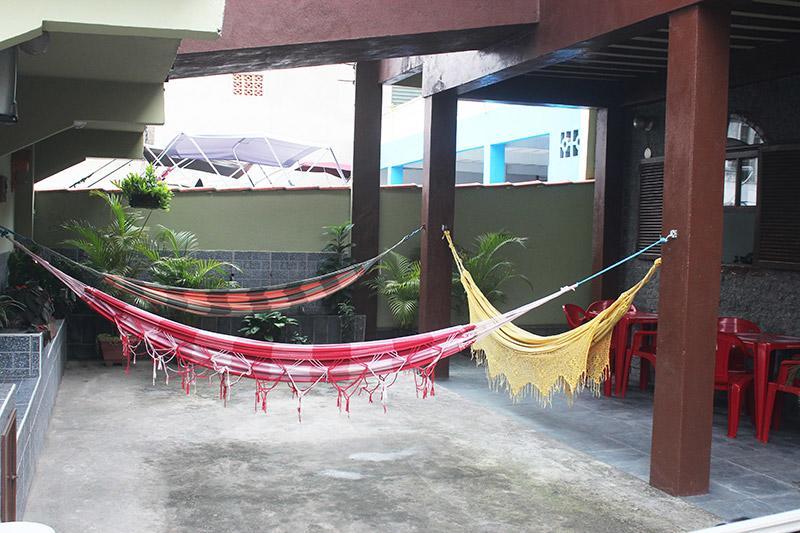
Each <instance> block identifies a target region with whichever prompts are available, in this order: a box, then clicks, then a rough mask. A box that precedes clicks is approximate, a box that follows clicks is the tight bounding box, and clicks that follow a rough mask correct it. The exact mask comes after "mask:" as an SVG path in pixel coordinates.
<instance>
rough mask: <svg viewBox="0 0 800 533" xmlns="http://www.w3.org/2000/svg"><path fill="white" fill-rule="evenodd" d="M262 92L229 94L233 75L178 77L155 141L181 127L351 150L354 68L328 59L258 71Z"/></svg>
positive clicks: (345, 155)
mask: <svg viewBox="0 0 800 533" xmlns="http://www.w3.org/2000/svg"><path fill="white" fill-rule="evenodd" d="M261 74H263V75H264V96H237V95H234V94H233V75H223V76H209V77H204V78H187V79H177V80H171V81H169V82H167V83H166V84H165V85H164V87H165V93H164V103H165V113H166V122H165V124H164V125H163V126H157V127H156V128H155V138H154V140H153V144H155V145H156V146H159V147H163V146H165V145H166V144H167V143H168V142H169V141H170V139H172V138H173V137H174V136H175V135H176V134H178V133H180V132H185V133H194V134H248V133H255V134H261V135H267V136H272V137H277V138H281V139H287V140H298V141H302V142H306V143H309V144H316V145H321V146H330V147H332V148H333V150H334V152H335V153H336V155H337V157H338V158H339V160H340V161H341V162H343V163H350V161H351V160H352V153H353V146H352V144H353V109H354V107H353V106H354V98H355V86H354V85H353V80H354V71H353V67H352V66H350V65H327V66H322V67H308V68H297V69H285V70H272V71H266V72H262V73H261Z"/></svg>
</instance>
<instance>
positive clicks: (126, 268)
mask: <svg viewBox="0 0 800 533" xmlns="http://www.w3.org/2000/svg"><path fill="white" fill-rule="evenodd" d="M91 194H92V195H93V196H97V197H98V198H100V199H102V200H103V201H104V202H105V203H106V206H107V207H108V209H109V212H110V214H111V222H109V224H108V225H107V226H103V227H97V226H95V225H94V224H92V223H91V222H88V221H86V220H71V221H69V222H66V223H65V224H64V225H63V227H64V229H66V230H67V231H70V232H72V233H74V234H75V235H76V237H75V238H72V239H67V240H65V241H64V244H65V245H67V246H71V247H73V248H77V249H79V250H80V251H82V252H83V253H84V254H85V255H86V264H88V265H89V266H90V267H92V268H94V269H96V270H100V271H102V272H108V273H110V274H119V275H122V276H135V275H136V274H138V273H139V272H141V271H142V270H143V269H144V268H145V267H146V264H145V262H144V260H143V259H144V258H143V256H142V254H141V250H142V249H143V248H144V247H145V245H146V236H145V235H144V226H143V225H141V223H142V218H141V217H140V216H139V215H138V214H136V213H134V212H133V211H132V210H131V209H129V208H127V207H125V206H123V205H122V201H121V199H120V196H119V195H117V194H109V193H107V192H105V191H100V190H93V191H92V192H91Z"/></svg>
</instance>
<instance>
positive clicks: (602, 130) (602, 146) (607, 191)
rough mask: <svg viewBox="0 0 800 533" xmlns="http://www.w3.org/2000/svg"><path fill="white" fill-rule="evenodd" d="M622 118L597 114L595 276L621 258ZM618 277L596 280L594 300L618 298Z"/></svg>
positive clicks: (609, 112)
mask: <svg viewBox="0 0 800 533" xmlns="http://www.w3.org/2000/svg"><path fill="white" fill-rule="evenodd" d="M623 116H624V113H623V111H622V110H621V109H619V108H604V109H598V110H597V119H596V121H597V125H596V128H595V152H594V209H593V221H592V270H593V271H594V272H597V271H598V270H600V269H602V268H603V267H605V266H608V265H610V264H612V263H613V262H615V261H617V260H619V259H620V258H621V257H622V207H621V206H622V205H623V204H622V200H623V197H622V195H623V180H622V173H623V160H624V154H625V153H624V150H623V148H624V140H623V139H624V136H623V127H624V124H623V122H624V119H623ZM619 275H620V271H619V270H612V271H611V272H609V273H607V274H605V275H604V276H601V277H599V278H597V280H596V281H595V282H594V283H593V284H592V298H594V299H595V300H599V299H602V298H616V297H617V296H618V295H619V292H620V290H621V283H620V280H619Z"/></svg>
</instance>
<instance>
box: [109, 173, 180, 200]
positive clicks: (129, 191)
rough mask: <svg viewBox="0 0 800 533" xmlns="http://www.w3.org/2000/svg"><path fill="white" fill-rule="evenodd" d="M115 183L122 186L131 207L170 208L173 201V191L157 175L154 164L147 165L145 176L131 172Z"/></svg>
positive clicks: (121, 188)
mask: <svg viewBox="0 0 800 533" xmlns="http://www.w3.org/2000/svg"><path fill="white" fill-rule="evenodd" d="M114 185H116V186H117V187H119V188H120V190H121V191H122V194H123V195H125V197H126V198H127V199H128V203H129V204H130V205H131V207H147V208H150V209H165V210H169V206H170V203H171V202H172V191H171V190H170V189H169V186H168V185H167V182H166V181H164V180H162V179H161V178H159V177H158V176H157V175H156V171H155V168H154V167H153V165H147V166H146V167H145V170H144V176H143V175H141V174H139V173H137V172H131V173H129V174H128V175H127V176H126V177H125V179H123V180H122V181H115V182H114Z"/></svg>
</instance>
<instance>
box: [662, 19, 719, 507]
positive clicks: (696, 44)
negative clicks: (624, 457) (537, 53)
mask: <svg viewBox="0 0 800 533" xmlns="http://www.w3.org/2000/svg"><path fill="white" fill-rule="evenodd" d="M729 19H730V13H729V12H728V11H727V10H724V9H722V8H718V7H716V6H711V5H708V4H703V5H697V6H693V7H689V8H686V9H683V10H681V11H677V12H675V13H673V14H672V15H670V23H669V60H668V74H667V113H666V147H665V168H664V231H667V230H669V229H672V228H675V229H677V230H678V239H677V240H675V241H671V242H670V243H669V244H668V245H666V246H664V249H663V260H664V264H663V268H662V272H661V279H660V298H659V308H658V311H659V321H658V346H657V351H658V364H657V377H656V389H655V400H654V406H653V446H652V454H651V466H650V483H651V484H652V485H653V486H655V487H657V488H660V489H662V490H664V491H666V492H668V493H669V494H672V495H678V496H684V495H691V494H702V493H705V492H708V485H709V470H710V460H711V423H712V414H713V395H714V351H715V343H716V331H717V312H718V306H719V288H720V261H721V256H722V188H723V169H724V160H725V131H726V127H727V119H728V62H729V23H730V20H729Z"/></svg>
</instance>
